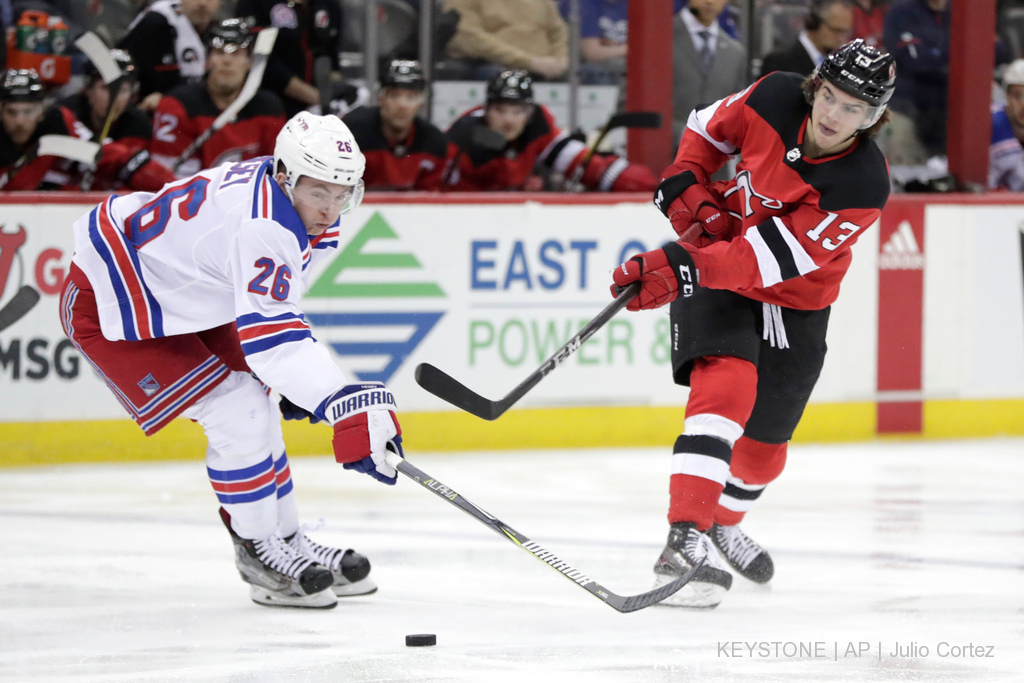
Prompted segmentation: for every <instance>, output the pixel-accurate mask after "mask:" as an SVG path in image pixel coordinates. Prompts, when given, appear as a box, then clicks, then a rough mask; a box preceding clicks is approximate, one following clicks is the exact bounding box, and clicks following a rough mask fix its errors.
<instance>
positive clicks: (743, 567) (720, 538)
mask: <svg viewBox="0 0 1024 683" xmlns="http://www.w3.org/2000/svg"><path fill="white" fill-rule="evenodd" d="M708 535H709V536H711V542H712V543H714V544H715V547H716V548H718V552H719V553H721V555H722V557H724V558H725V561H726V562H728V563H729V565H730V566H731V567H732V568H733V569H735V570H736V572H737V573H738V574H739V575H740V576H742V577H743V578H745V579H749V580H750V581H753V582H754V583H768V582H769V581H771V580H772V576H774V574H775V565H774V564H773V563H772V558H771V555H769V554H768V551H767V550H765V549H764V548H762V547H761V546H759V545H758V544H757V543H755V542H754V541H753V540H751V538H750V537H749V536H747V535H746V534H745V533H743V531H742V530H741V529H740V528H739V526H721V525H719V524H715V525H714V526H712V527H711V531H710V532H708Z"/></svg>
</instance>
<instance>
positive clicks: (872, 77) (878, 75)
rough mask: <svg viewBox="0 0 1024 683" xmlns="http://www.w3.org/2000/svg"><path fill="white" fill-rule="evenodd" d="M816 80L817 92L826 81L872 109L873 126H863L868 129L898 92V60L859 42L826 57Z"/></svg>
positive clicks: (871, 119)
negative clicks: (893, 94) (895, 91)
mask: <svg viewBox="0 0 1024 683" xmlns="http://www.w3.org/2000/svg"><path fill="white" fill-rule="evenodd" d="M813 76H814V89H815V91H816V90H817V89H818V87H819V86H821V83H822V82H823V81H828V82H829V83H831V84H832V85H834V86H835V87H837V88H839V89H840V90H842V91H843V92H844V93H846V94H847V95H852V96H853V97H856V98H857V99H858V100H863V101H864V102H867V103H868V104H869V105H871V107H872V108H873V111H872V115H871V116H869V117H868V120H869V121H870V123H868V124H867V125H866V126H864V127H865V128H867V127H868V126H871V125H873V124H874V123H875V121H877V120H878V119H879V117H881V115H882V112H883V111H885V106H886V104H887V103H888V102H889V99H890V98H891V97H892V93H893V91H894V90H895V89H896V60H895V58H893V56H892V55H891V54H889V53H887V52H882V51H881V50H879V49H878V48H875V47H872V46H870V45H868V44H867V43H865V42H864V40H863V39H861V38H858V39H856V40H853V41H850V42H849V43H847V44H846V45H843V46H842V47H840V48H839V49H838V50H835V51H834V52H831V53H830V54H829V55H828V56H827V57H825V61H823V62H822V63H821V64H820V65H819V66H818V68H817V69H815V70H814V74H813Z"/></svg>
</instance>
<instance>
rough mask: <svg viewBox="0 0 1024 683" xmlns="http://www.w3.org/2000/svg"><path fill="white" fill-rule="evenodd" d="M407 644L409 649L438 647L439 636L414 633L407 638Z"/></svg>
mask: <svg viewBox="0 0 1024 683" xmlns="http://www.w3.org/2000/svg"><path fill="white" fill-rule="evenodd" d="M405 644H406V645H408V646H409V647H425V646H427V645H437V636H436V635H434V634H433V633H413V634H412V635H408V636H406V637H405Z"/></svg>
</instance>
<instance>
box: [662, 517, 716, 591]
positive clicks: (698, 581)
mask: <svg viewBox="0 0 1024 683" xmlns="http://www.w3.org/2000/svg"><path fill="white" fill-rule="evenodd" d="M701 558H707V559H705V560H704V565H703V566H702V567H700V568H699V569H698V570H697V572H696V574H694V576H693V578H692V579H691V580H690V582H689V583H688V584H686V585H685V586H683V588H682V589H681V590H680V591H679V592H678V593H675V594H674V595H672V596H669V597H668V598H666V599H665V600H664V601H663V602H662V603H661V604H662V605H670V606H675V607H690V608H697V609H711V608H713V607H717V606H718V603H720V602H721V601H722V598H723V597H725V592H726V591H727V590H729V587H730V586H732V574H730V573H729V572H728V571H726V570H725V569H724V568H723V567H722V565H721V561H720V560H719V559H718V554H717V553H716V552H715V551H714V548H713V546H712V544H711V539H710V538H708V536H707V534H704V533H702V532H700V531H698V530H697V527H696V525H694V524H693V523H692V522H679V523H676V524H673V525H672V527H671V528H670V530H669V532H668V542H667V543H666V544H665V549H664V550H663V551H661V557H659V558H658V561H657V562H656V563H655V565H654V576H655V584H654V585H655V586H662V585H664V584H666V583H669V582H671V581H673V580H675V579H677V578H679V577H680V576H682V575H683V574H685V573H686V572H687V571H689V570H690V568H692V567H693V566H694V565H696V564H697V563H698V562H700V560H701Z"/></svg>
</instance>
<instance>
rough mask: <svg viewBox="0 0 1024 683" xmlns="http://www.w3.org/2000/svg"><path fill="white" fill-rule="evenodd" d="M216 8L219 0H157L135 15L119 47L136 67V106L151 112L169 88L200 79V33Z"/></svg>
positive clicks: (202, 58)
mask: <svg viewBox="0 0 1024 683" xmlns="http://www.w3.org/2000/svg"><path fill="white" fill-rule="evenodd" d="M219 9H220V0H157V1H156V2H154V3H153V4H152V5H150V6H149V8H148V9H147V10H146V11H144V12H143V13H142V14H140V15H139V16H138V17H136V18H135V21H133V22H132V24H131V26H129V27H128V34H127V35H126V36H125V37H124V38H123V39H122V40H121V42H120V43H119V45H118V46H119V47H121V48H123V49H124V50H126V51H127V52H128V54H130V55H131V56H132V59H134V60H135V64H136V66H138V67H139V97H141V98H142V100H141V101H140V102H139V109H141V110H143V111H147V112H151V111H153V110H154V109H156V105H157V104H158V103H159V102H160V98H161V97H163V95H164V93H166V92H168V91H169V90H170V89H171V88H174V87H175V86H177V85H180V84H181V83H195V82H198V81H199V80H201V79H202V77H203V72H204V71H205V68H206V48H205V47H204V44H203V36H204V34H205V33H206V30H207V29H208V28H209V27H210V24H211V23H212V22H213V19H214V16H215V15H216V14H217V11H218V10H219Z"/></svg>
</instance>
